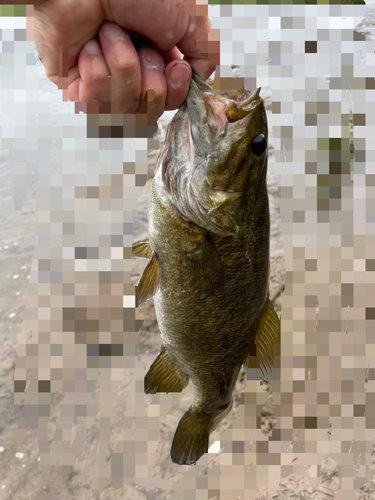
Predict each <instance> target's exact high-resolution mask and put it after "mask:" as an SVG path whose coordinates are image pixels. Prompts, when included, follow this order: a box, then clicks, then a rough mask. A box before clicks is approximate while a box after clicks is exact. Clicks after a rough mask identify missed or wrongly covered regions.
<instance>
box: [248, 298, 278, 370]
mask: <svg viewBox="0 0 375 500" xmlns="http://www.w3.org/2000/svg"><path fill="white" fill-rule="evenodd" d="M279 342H280V320H279V317H278V316H277V314H276V312H275V309H274V308H273V305H272V302H271V301H270V300H269V299H267V301H266V304H265V306H264V309H263V313H262V317H261V320H260V323H259V327H258V330H257V333H256V335H255V339H254V344H253V345H254V347H255V352H254V349H253V348H252V349H251V350H250V352H249V354H248V355H247V357H246V359H245V361H244V363H245V364H246V365H247V366H248V367H249V368H253V367H254V364H255V365H258V364H259V368H260V371H261V373H262V376H264V377H265V378H267V375H268V374H269V372H270V371H271V370H272V365H273V360H274V356H275V348H276V345H277V344H278V343H279ZM254 361H256V363H254Z"/></svg>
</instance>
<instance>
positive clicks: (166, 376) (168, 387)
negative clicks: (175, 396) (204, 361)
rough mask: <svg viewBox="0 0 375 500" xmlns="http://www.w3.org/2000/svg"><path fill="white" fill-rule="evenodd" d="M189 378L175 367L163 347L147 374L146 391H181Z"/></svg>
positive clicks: (152, 392)
mask: <svg viewBox="0 0 375 500" xmlns="http://www.w3.org/2000/svg"><path fill="white" fill-rule="evenodd" d="M188 383H189V378H188V377H187V376H186V375H185V374H183V373H181V372H180V371H179V370H177V369H176V368H175V366H174V365H173V363H172V361H171V360H170V359H169V358H168V353H167V351H166V349H165V347H163V348H162V349H161V351H160V353H159V356H158V357H157V358H156V360H155V361H154V362H153V363H152V365H151V367H150V369H149V370H148V372H147V374H146V376H145V393H146V394H155V393H157V392H167V393H168V392H181V391H182V390H183V389H184V388H185V387H186V386H187V384H188Z"/></svg>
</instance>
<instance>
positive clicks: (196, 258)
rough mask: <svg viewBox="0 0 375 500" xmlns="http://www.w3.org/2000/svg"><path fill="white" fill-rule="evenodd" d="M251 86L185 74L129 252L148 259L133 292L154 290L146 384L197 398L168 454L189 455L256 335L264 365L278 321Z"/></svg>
mask: <svg viewBox="0 0 375 500" xmlns="http://www.w3.org/2000/svg"><path fill="white" fill-rule="evenodd" d="M259 90H260V89H258V90H257V91H255V92H254V93H252V94H251V93H250V92H247V91H244V90H240V91H237V92H236V93H233V94H231V95H230V96H229V97H223V96H215V95H214V94H213V92H212V89H211V87H209V86H208V85H207V84H206V83H205V82H203V81H202V80H201V79H200V78H199V77H198V76H197V75H196V74H194V75H193V79H192V82H191V86H190V90H189V94H188V97H187V100H186V102H185V103H184V104H183V106H182V107H181V108H180V109H179V111H178V112H177V114H176V115H175V117H174V119H173V120H172V122H171V123H170V125H169V127H168V130H167V136H166V142H165V146H164V149H163V151H162V152H161V154H160V157H159V160H158V164H157V170H156V174H155V177H154V180H153V184H152V189H151V194H150V200H149V214H148V224H149V239H148V240H144V241H140V242H137V243H135V244H134V245H133V254H134V255H137V256H142V257H148V258H149V259H150V260H149V263H148V265H147V267H146V268H145V271H144V273H143V275H142V278H141V280H140V283H139V286H138V287H137V298H138V303H139V304H141V303H142V302H143V301H145V300H147V299H149V298H151V297H154V303H155V311H156V316H157V320H158V325H159V329H160V333H161V335H162V343H163V346H162V349H161V351H160V353H159V356H158V357H157V359H156V360H155V362H154V363H153V364H152V366H151V367H150V369H149V371H148V373H147V375H146V377H145V391H146V392H147V393H156V392H171V391H173V392H179V391H181V390H182V389H183V388H184V387H186V385H187V384H188V382H189V380H191V381H192V383H193V385H194V390H195V399H194V402H193V404H192V406H191V408H190V409H189V410H188V411H187V412H186V413H185V415H184V416H183V417H182V419H181V421H180V423H179V426H178V428H177V430H176V434H175V437H174V441H173V445H172V451H171V456H172V460H173V461H174V462H176V463H179V464H190V463H194V462H195V461H196V460H198V459H199V458H200V457H201V456H202V454H203V453H205V452H207V449H208V440H209V434H210V433H211V432H212V430H213V429H214V428H215V427H216V426H217V425H218V423H219V422H220V421H221V420H222V418H224V417H225V415H226V414H227V413H228V412H229V411H230V408H231V404H232V392H233V388H234V385H235V383H236V380H237V377H238V374H239V371H240V368H241V365H242V364H243V363H245V364H249V359H250V358H249V356H250V352H251V349H252V346H253V344H255V346H256V356H257V357H258V359H259V365H260V367H261V369H269V368H270V365H271V363H272V358H273V348H274V344H275V342H276V339H277V335H278V332H279V328H280V325H279V320H278V317H277V315H276V313H275V312H274V310H273V308H272V305H271V303H270V302H269V299H268V280H269V237H270V223H269V205H268V194H267V185H266V175H267V120H266V113H265V110H264V105H263V101H262V100H261V98H260V97H259Z"/></svg>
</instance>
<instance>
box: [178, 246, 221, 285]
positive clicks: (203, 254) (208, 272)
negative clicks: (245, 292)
mask: <svg viewBox="0 0 375 500" xmlns="http://www.w3.org/2000/svg"><path fill="white" fill-rule="evenodd" d="M186 260H187V262H189V263H191V268H192V272H193V277H194V279H196V280H199V279H201V278H202V280H203V283H204V284H205V285H208V286H223V285H224V278H225V271H224V266H223V263H222V261H221V258H220V255H219V252H218V251H217V250H216V248H215V245H214V244H213V243H212V242H211V241H210V240H209V239H208V238H205V239H204V241H203V242H202V244H201V245H200V246H199V247H198V248H197V249H196V250H194V251H192V252H186Z"/></svg>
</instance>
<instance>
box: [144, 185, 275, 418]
mask: <svg viewBox="0 0 375 500" xmlns="http://www.w3.org/2000/svg"><path fill="white" fill-rule="evenodd" d="M149 220H150V221H152V222H150V239H149V241H150V246H151V248H152V249H153V250H154V251H155V252H156V254H157V255H158V258H159V262H160V284H159V289H158V291H157V292H156V294H155V295H154V303H155V310H156V314H157V320H158V325H159V329H160V332H161V334H162V339H163V345H164V346H165V348H166V350H167V351H168V353H169V355H170V357H171V359H173V361H174V362H175V363H176V364H177V365H178V366H179V368H180V369H181V371H183V372H184V373H185V374H186V375H187V376H188V377H189V378H190V379H191V380H192V382H193V383H194V387H195V389H196V401H195V403H194V407H196V408H201V409H205V411H209V410H215V409H217V408H220V407H222V406H223V405H225V404H229V403H230V400H231V394H232V390H233V387H234V384H235V382H236V379H237V375H238V372H239V369H240V367H241V365H242V363H243V361H244V358H245V357H246V355H247V353H248V351H249V349H250V347H251V344H252V342H253V340H254V336H255V333H256V330H257V325H258V322H259V318H260V315H261V313H262V311H263V308H264V305H265V302H266V300H267V298H268V275H269V244H268V242H269V215H268V195H267V190H266V186H263V193H262V195H261V196H260V199H259V201H258V204H257V207H256V211H255V212H254V213H253V214H251V215H249V218H248V220H247V221H246V223H245V224H243V225H242V226H241V228H240V230H239V233H238V234H237V235H236V236H235V237H224V238H223V237H220V236H216V235H212V234H211V235H209V234H207V231H203V230H198V228H196V227H192V226H191V225H190V224H189V223H188V222H186V221H184V220H182V219H181V218H180V217H179V215H178V214H177V213H175V211H174V210H173V207H171V206H169V207H168V206H165V205H163V203H162V201H161V200H160V198H159V197H158V194H157V182H155V183H154V187H153V189H152V193H151V199H150V208H149ZM207 237H208V238H210V240H209V241H210V242H211V244H213V245H214V247H215V248H216V250H217V252H218V254H219V256H220V259H221V261H222V264H223V268H224V275H225V278H224V285H223V286H222V287H220V286H217V285H216V284H215V283H214V284H207V281H206V280H205V276H204V275H203V276H202V278H201V279H198V280H197V279H196V278H195V277H194V274H193V272H192V266H191V263H190V262H189V261H188V260H187V258H186V254H187V253H189V252H194V250H196V249H197V248H199V247H200V246H202V242H204V241H205V239H206V238H207Z"/></svg>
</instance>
